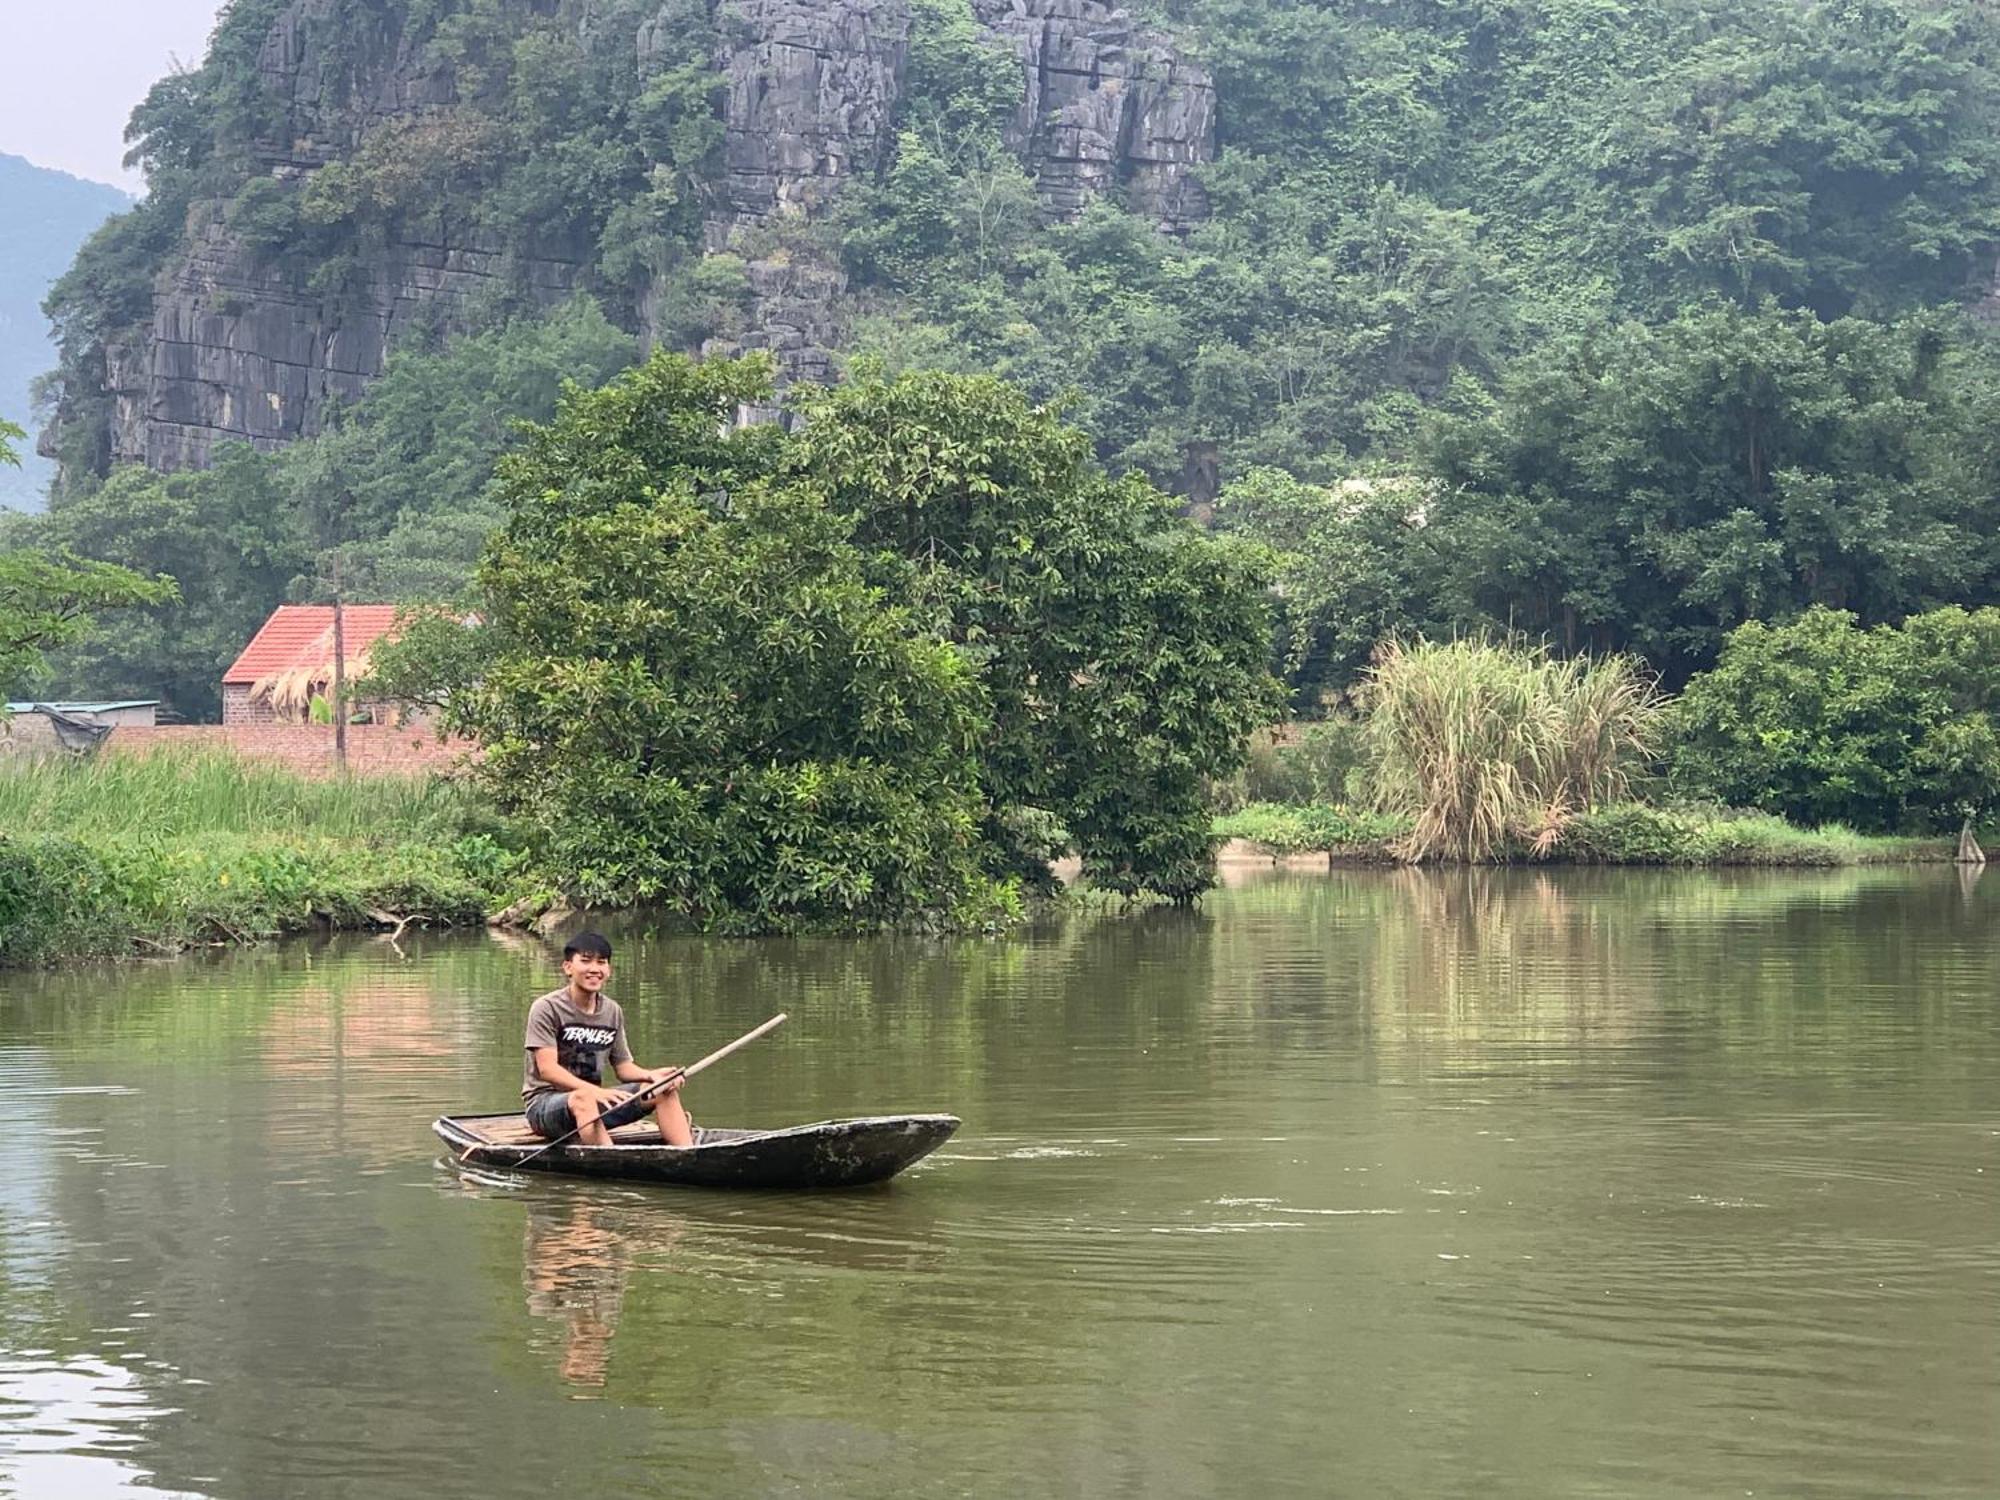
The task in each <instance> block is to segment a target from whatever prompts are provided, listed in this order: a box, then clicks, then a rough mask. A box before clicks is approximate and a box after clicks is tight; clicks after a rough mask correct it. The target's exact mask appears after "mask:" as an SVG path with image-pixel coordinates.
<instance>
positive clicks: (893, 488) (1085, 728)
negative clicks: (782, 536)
mask: <svg viewBox="0 0 2000 1500" xmlns="http://www.w3.org/2000/svg"><path fill="white" fill-rule="evenodd" d="M805 410H806V413H807V418H808V420H807V422H806V425H805V428H804V430H803V433H802V435H801V437H800V439H799V440H798V442H797V443H796V445H795V449H796V454H797V458H796V462H797V463H798V464H799V466H800V468H801V470H802V472H803V473H804V474H805V475H807V476H809V477H811V478H812V479H814V480H816V481H818V482H819V483H820V484H821V485H823V486H824V487H825V490H826V493H827V495H828V497H829V499H830V500H831V502H832V504H833V505H834V507H835V508H836V509H837V510H839V511H841V512H843V513H844V514H847V515H850V516H852V517H853V518H854V522H855V533H854V535H855V540H856V542H857V543H859V544H860V545H861V546H862V547H864V548H866V549H868V550H869V551H870V552H872V553H873V554H875V558H876V561H875V565H874V571H875V576H876V577H878V578H880V579H881V580H882V582H883V584H884V585H885V586H886V587H889V588H891V589H893V590H894V591H895V592H897V593H898V594H899V595H901V596H902V597H904V598H907V599H909V600H910V601H911V602H912V603H913V604H914V605H915V606H916V607H917V608H919V609H920V610H923V611H924V612H925V613H926V614H927V616H928V617H929V619H930V620H931V622H932V623H933V625H934V628H936V629H937V630H938V631H939V632H940V633H941V634H943V635H944V636H945V637H946V638H947V639H949V640H951V641H952V642H954V643H955V644H956V645H958V646H959V647H960V648H961V649H962V650H963V651H964V652H965V653H966V654H967V655H968V656H969V658H970V659H971V660H972V661H974V662H975V663H977V664H978V667H979V670H980V677H981V681H982V683H983V685H984V686H985V689H986V692H987V694H988V697H989V700H990V703H991V712H992V728H991V730H990V732H989V734H988V736H987V738H986V742H985V748H984V754H983V755H982V757H981V781H982V786H983V789H984V792H985V795H986V800H987V805H988V807H989V808H990V809H991V810H992V811H993V813H994V815H995V816H996V817H1004V816H1005V815H1006V814H1008V813H1009V812H1012V811H1014V810H1017V809H1020V808H1036V809H1040V810H1043V811H1047V812H1051V813H1053V814H1055V815H1056V816H1057V817H1058V818H1060V819H1061V820H1062V822H1063V823H1064V824H1065V825H1066V826H1067V827H1068V828H1069V830H1070V832H1071V833H1072V834H1073V835H1074V837H1075V840H1076V843H1077V846H1078V848H1079V849H1080V850H1081V852H1082V854H1083V856H1084V859H1085V864H1086V873H1087V874H1088V875H1089V877H1090V878H1091V879H1092V880H1093V881H1095V882H1096V883H1098V884H1101V885H1106V886H1109V887H1112V888H1114V889H1118V890H1125V891H1136V890H1142V889H1143V890H1153V891H1159V892H1162V893H1164V894H1166V895H1169V896H1173V897H1178V898H1185V897H1189V896H1192V895H1194V894H1196V893H1198V892H1199V891H1201V890H1202V889H1204V888H1205V887H1206V886H1207V884H1208V882H1209V880H1210V871H1211V864H1212V859H1211V854H1212V846H1211V843H1210V839H1209V830H1208V820H1209V804H1208V795H1207V787H1208V783H1209V782H1210V781H1211V780H1212V779H1215V778H1219V777H1225V776H1228V775H1229V774H1231V773H1232V772H1233V771H1234V770H1235V769H1236V768H1237V767H1238V766H1239V765H1240V764H1241V762H1242V754H1243V746H1244V743H1245V740H1246V739H1247V737H1248V735H1249V733H1250V731H1251V730H1252V729H1254V728H1256V727H1257V726H1258V725H1259V724H1261V723H1263V722H1265V721H1266V720H1267V719H1268V718H1269V717H1270V716H1271V713H1272V712H1273V710H1274V709H1275V707H1276V698H1275V694H1274V691H1273V688H1274V684H1272V682H1271V680H1270V678H1269V675H1268V670H1267V665H1266V663H1267V653H1268V648H1269V640H1270V610H1269V605H1268V603H1267V599H1266V595H1265V586H1266V560H1265V558H1264V556H1263V554H1262V553H1261V551H1260V550H1259V549H1257V548H1254V547H1248V546H1243V545H1238V544H1236V543H1233V542H1231V541H1229V540H1226V539H1224V540H1218V539H1215V538H1211V537H1206V536H1203V535H1202V534H1200V533H1199V532H1197V531H1196V530H1195V529H1194V528H1193V527H1192V526H1191V525H1189V524H1188V523H1187V522H1186V521H1184V520H1182V519H1181V518H1180V517H1179V516H1177V515H1176V514H1175V512H1174V509H1173V506H1172V504H1171V503H1170V502H1169V501H1168V500H1167V499H1166V497H1165V496H1163V495H1161V494H1160V493H1159V492H1158V491H1156V490H1154V489H1153V488H1152V487H1151V486H1150V485H1147V484H1145V483H1143V482H1141V481H1139V480H1137V479H1133V478H1126V479H1112V478H1110V477H1109V476H1107V475H1105V474H1104V473H1103V471H1102V470H1100V469H1099V468H1098V467H1097V465H1096V463H1095V462H1094V461H1093V460H1092V458H1091V455H1090V442H1089V439H1088V437H1087V436H1086V435H1085V434H1084V433H1082V432H1081V431H1079V430H1077V429H1076V428H1074V427H1071V426H1069V425H1067V424H1066V423H1064V422H1063V421H1062V420H1061V418H1060V417H1059V416H1058V415H1057V414H1056V413H1055V412H1053V411H1051V410H1050V409H1048V408H1046V407H1042V406H1037V405H1035V404H1033V403H1032V402H1030V401H1029V400H1028V399H1027V398H1026V397H1025V396H1023V395H1022V394H1021V393H1020V392H1019V391H1018V390H1015V389H1013V388H1012V387H1009V386H1007V385H1006V384H1004V383H1003V382H1000V381H998V380H994V379H991V378H988V377H968V376H950V375H938V374H928V375H905V376H903V377H900V378H898V379H894V380H884V379H880V378H869V377H867V376H864V377H863V378H860V379H857V380H854V381H852V382H850V383H848V384H846V385H844V386H841V387H839V388H837V389H834V390H830V391H824V392H820V393H818V394H816V395H815V396H813V397H811V398H809V399H808V400H807V401H806V403H805Z"/></svg>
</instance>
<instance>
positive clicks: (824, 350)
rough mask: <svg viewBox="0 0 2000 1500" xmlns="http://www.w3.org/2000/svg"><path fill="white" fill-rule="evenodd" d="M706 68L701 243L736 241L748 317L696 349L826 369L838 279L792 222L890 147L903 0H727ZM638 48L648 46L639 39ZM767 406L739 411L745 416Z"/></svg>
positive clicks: (791, 369) (802, 375)
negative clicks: (717, 107)
mask: <svg viewBox="0 0 2000 1500" xmlns="http://www.w3.org/2000/svg"><path fill="white" fill-rule="evenodd" d="M729 10H730V17H729V19H728V21H727V22H726V23H725V45H724V51H723V54H722V56H721V57H719V58H718V59H717V66H718V68H719V69H720V70H721V71H722V73H723V75H724V76H725V77H726V79H727V80H728V93H727V96H726V103H725V105H724V115H723V144H722V175H721V181H720V182H719V183H718V184H717V187H716V194H715V200H714V202H713V204H712V206H711V207H710V210H709V212H708V213H707V215H706V216H705V221H704V224H703V238H704V240H705V243H706V246H707V248H708V249H709V250H711V251H723V250H728V251H734V252H738V253H741V254H742V255H743V257H744V261H745V273H746V276H747V279H748V281H749V289H750V312H749V324H750V328H749V331H748V332H747V333H745V334H744V335H742V336H741V337H738V338H734V339H727V340H714V341H711V342H710V343H709V344H707V345H705V346H704V349H705V352H709V353H724V354H741V353H744V352H747V351H749V350H753V349H764V350H769V351H770V352H771V353H772V354H774V355H775V356H777V359H778V363H779V368H780V370H781V371H782V372H783V374H784V376H785V377H786V378H787V379H792V380H814V381H824V380H827V379H829V378H831V376H832V374H833V352H832V346H833V344H834V342H835V341H836V339H837V338H838V335H839V325H840V319H839V302H840V297H841V294H842V293H843V292H844V291H845V290H846V278H845V277H844V276H843V275H842V273H841V270H840V267H839V265H838V263H837V262H836V261H835V259H834V258H833V256H832V254H831V253H830V252H829V251H828V250H826V249H825V248H823V247H820V246H816V245H814V244H812V243H810V241H809V239H808V238H807V237H805V236H802V235H800V234H798V233H796V232H794V231H797V230H798V229H801V228H803V227H804V226H806V225H807V224H809V223H810V222H811V221H813V220H814V219H816V218H818V217H819V216H820V215H821V214H822V213H823V212H824V211H825V210H826V209H827V208H828V207H829V206H830V205H831V203H832V201H833V198H834V196H835V194H837V193H838V192H839V190H840V186H841V184H842V183H843V182H845V181H846V180H847V179H848V178H849V177H851V176H853V175H855V174H857V173H872V172H873V171H875V170H876V168H877V167H878V166H879V165H880V164H881V162H882V161H883V159H884V157H885V156H886V154H887V151H888V147H889V142H890V138H891V131H892V129H893V126H894V121H895V114H896V104H897V101H898V99H899V98H900V95H901V88H902V78H903V60H904V55H905V53H906V51H907V50H908V47H909V37H910V10H909V5H908V3H907V0H840V3H837V4H828V3H824V0H733V3H732V4H731V5H730V7H729ZM640 49H641V56H642V57H644V56H646V55H648V54H649V53H650V52H651V51H652V50H653V42H652V40H651V38H650V37H649V36H647V35H645V34H642V35H641V38H640ZM761 415H767V414H766V413H762V412H757V413H750V412H746V413H744V416H745V417H746V419H747V418H750V417H753V416H761Z"/></svg>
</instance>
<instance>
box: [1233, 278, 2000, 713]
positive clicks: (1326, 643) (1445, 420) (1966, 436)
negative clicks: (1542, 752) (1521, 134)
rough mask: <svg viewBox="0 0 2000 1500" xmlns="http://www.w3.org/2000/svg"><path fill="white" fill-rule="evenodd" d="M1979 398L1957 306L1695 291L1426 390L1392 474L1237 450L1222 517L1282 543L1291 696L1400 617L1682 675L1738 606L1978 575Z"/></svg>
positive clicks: (1789, 610)
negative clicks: (1419, 421)
mask: <svg viewBox="0 0 2000 1500" xmlns="http://www.w3.org/2000/svg"><path fill="white" fill-rule="evenodd" d="M1996 410H2000V363H1996V358H1995V350H1994V348H1993V347H1992V345H1991V343H1990V342H1989V340H1988V339H1987V338H1986V336H1985V335H1983V334H1981V333H1979V332H1977V331H1976V330H1973V329H1971V328H1969V327H1968V326H1966V325H1965V324H1964V323H1963V322H1962V321H1960V320H1957V319H1955V318H1952V317H1949V316H1946V315H1942V314H1921V315H1915V316H1912V317H1909V318H1904V319H1899V320H1897V321H1895V322H1892V323H1886V324H1884V323H1873V322H1869V321H1867V320H1864V319H1860V318H1852V317H1848V318H1841V319H1837V320H1835V321H1834V322H1831V323H1822V322H1819V321H1818V320H1816V319H1815V318H1814V317H1813V316H1812V315H1811V314H1809V313H1805V312H1791V313H1787V312H1781V311H1777V310H1775V309H1772V308H1768V307H1767V308H1764V309H1760V310H1757V311H1744V310H1741V309H1737V308H1733V307H1728V306H1720V305H1714V306H1707V307H1703V308H1700V309H1695V310H1691V311H1689V312H1687V313H1684V314H1682V315H1681V316H1679V317H1677V318H1675V319H1674V320H1673V321H1671V322H1669V323H1665V324H1662V325H1657V326H1651V327H1649V326H1647V325H1644V324H1638V323H1628V324H1624V325H1621V326H1619V327H1616V328H1613V329H1608V330H1605V331H1604V332H1602V333H1597V334H1576V335H1571V336H1568V337H1565V338H1562V339H1556V340H1551V341H1550V342H1549V343H1548V344H1547V345H1546V346H1545V347H1543V348H1542V349H1540V350H1538V351H1536V352H1534V353H1532V354H1530V355H1526V356H1523V357H1522V358H1521V359H1519V360H1517V361H1515V362H1514V363H1513V364H1512V365H1511V366H1510V367H1509V369H1508V370H1507V372H1506V374H1505V375H1504V376H1503V377H1502V379H1501V380H1500V381H1499V383H1498V389H1497V391H1496V392H1495V393H1494V395H1493V396H1492V397H1491V398H1490V399H1488V400H1484V401H1481V402H1479V403H1476V404H1475V403H1467V406H1466V408H1465V409H1464V410H1461V411H1455V412H1447V411H1439V412H1436V413H1434V414H1433V416H1432V417H1431V419H1430V420H1429V421H1427V423H1426V425H1425V429H1424V432H1423V435H1422V439H1421V441H1420V442H1419V444H1418V446H1417V449H1416V451H1415V453H1414V454H1413V456H1412V462H1411V464H1410V466H1409V468H1408V470H1407V471H1406V472H1404V473H1402V474H1396V475H1386V476H1383V475H1378V476H1374V477H1372V478H1370V477H1356V478H1352V479H1350V480H1348V481H1345V482H1344V483H1342V484H1337V485H1334V486H1331V487H1324V486H1313V485H1308V484H1305V483H1303V482H1301V481H1299V480H1297V479H1295V478H1293V477H1292V476H1290V475H1288V474H1286V473H1283V472H1280V471H1257V472H1253V473H1252V474H1251V475H1250V476H1248V477H1247V478H1246V479H1244V480H1243V481H1242V482H1240V483H1239V484H1237V485H1235V486H1232V487H1231V488H1230V489H1229V490H1228V491H1227V492H1226V493H1225V495H1224V497H1223V504H1222V506H1221V516H1222V518H1223V520H1224V522H1225V523H1226V524H1230V525H1240V526H1242V527H1244V528H1245V529H1247V530H1249V531H1251V532H1252V533H1254V534H1257V535H1261V536H1265V537H1268V538H1269V539H1270V540H1271V541H1272V542H1273V543H1275V544H1276V545H1277V546H1278V547H1279V548H1280V549H1281V550H1282V552H1283V555H1284V558H1285V566H1284V579H1285V590H1284V595H1285V597H1284V616H1285V621H1286V630H1285V639H1284V642H1283V645H1284V648H1285V650H1286V652H1287V656H1286V665H1287V668H1288V670H1289V673H1290V678H1291V681H1292V684H1293V687H1294V690H1295V693H1296V694H1297V697H1298V701H1299V702H1300V703H1301V705H1302V706H1310V705H1311V704H1313V703H1315V702H1316V701H1318V699H1319V698H1320V696H1321V695H1322V694H1324V693H1327V692H1329V691H1332V690H1336V689H1339V688H1341V687H1343V686H1344V685H1345V684H1346V683H1348V682H1350V681H1351V680H1352V679H1353V676H1354V674H1355V673H1357V672H1358V671H1359V670H1360V668H1361V667H1362V665H1363V664H1364V663H1365V661H1366V659H1367V656H1368V653H1369V652H1370V651H1371V650H1372V649H1373V647H1374V644H1375V642H1376V641H1378V640H1380V639H1382V638H1383V637H1384V636H1386V635H1388V634H1391V633H1397V632H1405V633H1407V632H1419V633H1429V634H1432V635H1437V634H1445V633H1450V632H1452V631H1454V630H1466V629H1473V630H1477V629H1483V628H1489V627H1499V628H1503V629H1513V630H1520V631H1526V632H1528V633H1529V634H1531V635H1535V636H1544V637H1546V638H1547V639H1549V640H1550V641H1552V642H1553V643H1554V644H1555V645H1556V646H1557V647H1559V648H1560V649H1562V650H1565V651H1580V650H1592V651H1600V652H1601V651H1636V652H1638V653H1640V654H1642V655H1643V656H1644V657H1645V658H1646V659H1647V660H1648V661H1649V662H1650V663H1651V664H1652V665H1653V666H1654V667H1655V668H1656V669H1657V670H1659V671H1660V672H1661V673H1663V674H1664V675H1665V676H1666V677H1667V679H1668V681H1669V682H1670V683H1679V682H1681V681H1684V680H1685V679H1686V678H1687V676H1688V675H1689V674H1690V673H1692V672H1695V671H1698V670H1700V669H1702V668H1703V667H1705V666H1707V665H1709V664H1710V663H1711V662H1713V660H1714V658H1715V653H1716V651H1717V649H1718V648H1719V646H1720V644H1721V641H1722V639H1723V637H1724V635H1725V634H1726V633H1727V632H1728V631H1729V630H1731V629H1732V628H1734V627H1735V626H1737V625H1739V624H1741V623H1742V622H1743V621H1745V620H1754V619H1765V618H1785V617H1787V616H1790V615H1793V614H1796V613H1797V612H1799V611H1801V610H1803V609H1806V608H1808V607H1809V606H1812V605H1815V604H1823V605H1828V606H1831V607H1833V608H1837V609H1847V610H1852V611H1854V612H1855V613H1856V614H1857V615H1859V616H1860V617H1861V619H1862V620H1863V621H1864V622H1866V623H1876V622H1883V621H1888V622H1894V621H1897V620H1900V619H1902V618H1903V617H1904V616H1905V615H1906V614H1909V613H1912V612H1915V611H1921V610H1924V609H1927V608H1932V607H1935V606H1937V605H1940V604H1944V603H1949V602H1965V603H1973V604H1976V603H1980V602H1984V601H1986V600H1990V599H1994V598H1996V597H2000V554H1996V552H1995V550H1994V548H1993V545H1992V537H1993V536H1994V535H1995V532H1996V529H2000V450H1996V449H1995V446H1994V443H1993V439H1992V431H1993V425H1992V424H1993V415H1994V413H1995V412H1996Z"/></svg>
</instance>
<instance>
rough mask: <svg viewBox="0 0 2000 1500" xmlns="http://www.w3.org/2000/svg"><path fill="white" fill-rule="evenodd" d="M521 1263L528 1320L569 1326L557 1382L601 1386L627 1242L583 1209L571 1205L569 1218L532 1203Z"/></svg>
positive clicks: (627, 1262) (621, 1296) (621, 1294)
mask: <svg viewBox="0 0 2000 1500" xmlns="http://www.w3.org/2000/svg"><path fill="white" fill-rule="evenodd" d="M522 1260H523V1263H524V1264H523V1272H522V1277H523V1280H524V1281H525V1282H526V1283H527V1289H528V1311H529V1313H530V1314H531V1315H533V1316H534V1317H537V1318H555V1319H561V1320H562V1321H563V1322H564V1324H565V1325H566V1326H565V1328H564V1330H563V1349H562V1362H561V1364H560V1365H559V1366H558V1371H559V1373H560V1374H561V1375H562V1378H563V1379H564V1380H566V1381H567V1382H569V1383H570V1384H571V1385H591V1386H597V1385H603V1384H604V1373H605V1367H606V1366H607V1365H608V1364H609V1362H610V1359H611V1331H612V1329H613V1328H615V1327H616V1326H617V1323H618V1310H619V1308H620V1306H621V1305H622V1304H623V1303H624V1301H625V1281H626V1277H627V1275H628V1274H629V1272H630V1269H631V1261H632V1256H631V1251H630V1248H629V1242H628V1241H627V1239H626V1237H625V1236H624V1235H622V1234H620V1233H619V1232H618V1231H617V1230H615V1229H612V1228H610V1227H609V1226H608V1225H605V1224H602V1223H600V1222H598V1217H597V1212H596V1210H595V1209H593V1208H592V1207H591V1206H590V1205H588V1204H585V1203H577V1204H573V1205H571V1207H570V1208H569V1211H568V1212H567V1213H561V1212H558V1211H555V1210H553V1209H545V1208H544V1207H542V1206H541V1205H539V1204H530V1205H529V1207H528V1237H527V1243H526V1245H525V1246H524V1247H523V1252H522Z"/></svg>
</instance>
